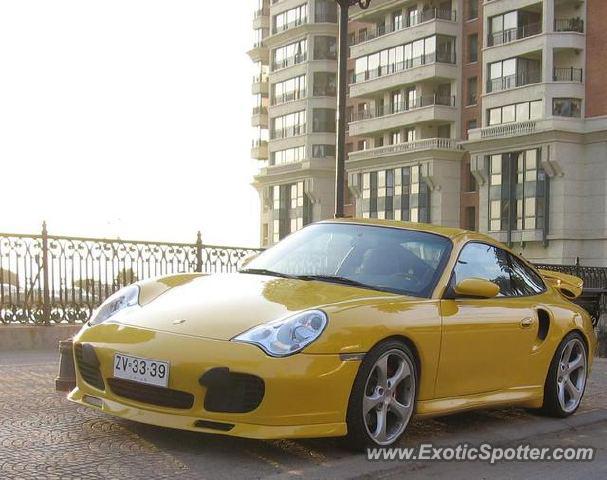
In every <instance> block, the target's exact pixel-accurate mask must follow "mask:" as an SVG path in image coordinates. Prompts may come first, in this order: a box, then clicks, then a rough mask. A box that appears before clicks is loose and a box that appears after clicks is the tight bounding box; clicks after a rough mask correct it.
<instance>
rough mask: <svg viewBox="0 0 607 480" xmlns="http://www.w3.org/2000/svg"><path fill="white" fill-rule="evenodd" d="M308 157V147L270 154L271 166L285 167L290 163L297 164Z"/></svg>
mask: <svg viewBox="0 0 607 480" xmlns="http://www.w3.org/2000/svg"><path fill="white" fill-rule="evenodd" d="M305 157H306V147H304V146H303V145H302V146H299V147H293V148H287V149H286V150H277V151H276V152H272V153H271V154H270V165H285V164H288V163H297V162H301V161H302V160H304V159H305Z"/></svg>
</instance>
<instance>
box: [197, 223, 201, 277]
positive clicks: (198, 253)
mask: <svg viewBox="0 0 607 480" xmlns="http://www.w3.org/2000/svg"><path fill="white" fill-rule="evenodd" d="M196 272H199V273H200V272H202V233H201V232H200V230H198V234H197V235H196Z"/></svg>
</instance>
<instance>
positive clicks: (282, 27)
mask: <svg viewBox="0 0 607 480" xmlns="http://www.w3.org/2000/svg"><path fill="white" fill-rule="evenodd" d="M304 23H308V17H302V18H297V19H295V20H293V21H292V22H288V23H283V24H282V25H274V26H273V27H272V33H273V34H276V33H281V32H286V31H287V30H290V29H291V28H295V27H299V26H300V25H303V24H304Z"/></svg>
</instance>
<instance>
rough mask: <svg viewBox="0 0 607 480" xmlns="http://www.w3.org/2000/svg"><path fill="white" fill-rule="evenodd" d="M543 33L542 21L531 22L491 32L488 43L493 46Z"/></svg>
mask: <svg viewBox="0 0 607 480" xmlns="http://www.w3.org/2000/svg"><path fill="white" fill-rule="evenodd" d="M540 33H542V24H541V23H530V24H529V25H522V26H520V27H517V28H509V29H508V30H503V31H501V32H495V33H490V34H489V36H488V37H487V45H488V46H489V47H493V46H495V45H503V44H504V43H510V42H514V41H515V40H520V39H521V38H527V37H531V36H533V35H538V34H540Z"/></svg>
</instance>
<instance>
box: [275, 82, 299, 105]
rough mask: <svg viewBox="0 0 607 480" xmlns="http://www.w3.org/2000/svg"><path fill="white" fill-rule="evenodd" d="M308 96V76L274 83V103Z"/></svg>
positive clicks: (278, 103)
mask: <svg viewBox="0 0 607 480" xmlns="http://www.w3.org/2000/svg"><path fill="white" fill-rule="evenodd" d="M305 96H306V76H305V75H300V76H298V77H294V78H289V79H288V80H285V81H283V82H278V83H275V84H274V85H272V105H280V104H281V103H286V102H291V101H293V100H299V99H301V98H304V97H305Z"/></svg>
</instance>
